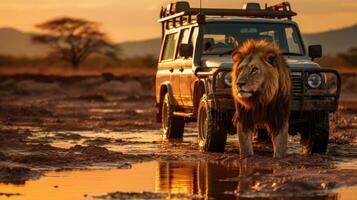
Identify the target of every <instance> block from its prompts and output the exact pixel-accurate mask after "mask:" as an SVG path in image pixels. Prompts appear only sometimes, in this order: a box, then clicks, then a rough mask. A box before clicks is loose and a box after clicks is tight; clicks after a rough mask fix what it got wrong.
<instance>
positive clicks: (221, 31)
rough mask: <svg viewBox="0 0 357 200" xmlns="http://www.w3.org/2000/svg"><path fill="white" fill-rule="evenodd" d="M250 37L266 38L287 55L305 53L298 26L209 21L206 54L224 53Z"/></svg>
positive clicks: (205, 40) (206, 32)
mask: <svg viewBox="0 0 357 200" xmlns="http://www.w3.org/2000/svg"><path fill="white" fill-rule="evenodd" d="M248 39H256V40H259V39H265V40H268V41H271V42H275V43H276V44H278V45H279V46H280V48H281V49H282V51H283V53H284V54H285V55H303V54H304V50H303V47H302V43H301V40H300V36H299V34H298V30H297V28H296V26H294V25H291V24H278V23H277V24H274V23H255V22H254V23H207V25H206V28H205V34H204V45H203V47H204V51H203V54H204V55H224V54H230V53H232V51H233V50H234V49H235V48H237V47H239V46H241V45H242V44H243V43H244V41H246V40H248Z"/></svg>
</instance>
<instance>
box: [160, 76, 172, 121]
mask: <svg viewBox="0 0 357 200" xmlns="http://www.w3.org/2000/svg"><path fill="white" fill-rule="evenodd" d="M166 93H168V94H169V95H170V99H171V100H172V99H173V91H172V87H171V84H170V82H168V81H167V82H163V83H162V84H161V86H160V93H159V95H158V96H157V99H156V107H157V108H158V111H157V113H156V121H157V122H161V120H162V119H161V118H162V111H161V109H162V108H161V107H162V101H163V98H164V96H165V94H166ZM170 103H172V102H170Z"/></svg>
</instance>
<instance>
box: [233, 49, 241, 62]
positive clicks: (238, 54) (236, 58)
mask: <svg viewBox="0 0 357 200" xmlns="http://www.w3.org/2000/svg"><path fill="white" fill-rule="evenodd" d="M242 57H243V55H242V54H241V52H239V51H238V50H235V51H234V52H233V53H232V60H233V62H240V61H241V60H242Z"/></svg>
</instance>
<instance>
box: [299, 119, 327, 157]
mask: <svg viewBox="0 0 357 200" xmlns="http://www.w3.org/2000/svg"><path fill="white" fill-rule="evenodd" d="M329 129H330V126H329V115H328V113H321V114H320V113H319V114H316V115H315V116H314V121H313V122H310V123H309V124H308V126H307V127H306V128H305V129H304V131H303V132H302V133H301V144H302V145H303V150H304V154H307V155H308V154H314V153H319V154H324V153H326V151H327V146H328V141H329Z"/></svg>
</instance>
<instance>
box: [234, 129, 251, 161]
mask: <svg viewBox="0 0 357 200" xmlns="http://www.w3.org/2000/svg"><path fill="white" fill-rule="evenodd" d="M237 132H238V140H239V150H240V156H241V158H246V157H249V156H252V155H254V151H253V144H252V133H253V132H252V131H251V130H249V131H244V130H243V129H242V128H241V126H240V125H239V124H238V128H237Z"/></svg>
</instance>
